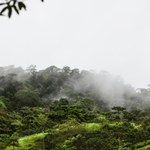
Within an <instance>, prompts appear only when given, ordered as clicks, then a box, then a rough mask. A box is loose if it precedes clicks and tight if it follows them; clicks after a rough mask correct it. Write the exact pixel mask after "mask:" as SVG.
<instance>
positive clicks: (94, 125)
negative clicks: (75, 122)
mask: <svg viewBox="0 0 150 150" xmlns="http://www.w3.org/2000/svg"><path fill="white" fill-rule="evenodd" d="M82 126H83V127H84V128H85V129H86V130H88V131H97V130H99V129H101V127H102V125H101V124H100V123H85V124H83V125H82Z"/></svg>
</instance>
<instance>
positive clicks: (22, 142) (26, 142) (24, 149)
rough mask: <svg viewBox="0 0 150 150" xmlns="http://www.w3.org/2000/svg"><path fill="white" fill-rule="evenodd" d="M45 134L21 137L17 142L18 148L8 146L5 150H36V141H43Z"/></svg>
mask: <svg viewBox="0 0 150 150" xmlns="http://www.w3.org/2000/svg"><path fill="white" fill-rule="evenodd" d="M46 135H47V133H39V134H33V135H30V136H25V137H22V138H20V139H19V140H18V146H17V147H16V146H8V147H7V148H6V150H29V149H32V150H34V149H36V147H37V145H36V141H38V140H41V139H43V138H44V137H45V136H46Z"/></svg>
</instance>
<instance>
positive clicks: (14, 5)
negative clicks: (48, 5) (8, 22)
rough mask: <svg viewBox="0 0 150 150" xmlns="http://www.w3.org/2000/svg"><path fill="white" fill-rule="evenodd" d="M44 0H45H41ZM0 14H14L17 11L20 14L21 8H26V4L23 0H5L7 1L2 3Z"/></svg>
mask: <svg viewBox="0 0 150 150" xmlns="http://www.w3.org/2000/svg"><path fill="white" fill-rule="evenodd" d="M41 1H42V2H43V1H44V0H41ZM0 7H1V8H2V9H1V10H0V16H8V17H9V18H10V17H11V16H12V13H13V12H16V13H17V14H18V15H19V14H20V11H21V10H23V9H24V10H26V4H25V3H24V2H23V1H19V0H5V2H2V3H0Z"/></svg>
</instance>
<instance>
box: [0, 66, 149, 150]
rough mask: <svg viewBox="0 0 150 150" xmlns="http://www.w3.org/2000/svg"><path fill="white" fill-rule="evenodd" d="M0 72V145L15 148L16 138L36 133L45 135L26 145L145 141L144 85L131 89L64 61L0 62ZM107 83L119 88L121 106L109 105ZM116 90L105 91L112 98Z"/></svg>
mask: <svg viewBox="0 0 150 150" xmlns="http://www.w3.org/2000/svg"><path fill="white" fill-rule="evenodd" d="M0 74H1V76H0V149H7V150H11V149H14V148H16V149H18V150H19V148H20V149H21V145H20V144H21V143H19V139H20V138H22V137H26V136H30V135H34V134H37V133H44V134H45V136H44V137H43V138H42V139H38V140H35V141H34V144H33V145H32V144H31V142H29V144H28V147H27V148H26V149H27V150H28V149H36V150H38V149H39V150H40V149H43V150H44V149H52V150H59V149H60V150H77V149H81V150H82V149H84V150H86V149H87V150H93V149H101V150H113V149H114V150H116V149H135V148H136V149H137V148H140V147H143V146H145V145H146V144H149V143H150V141H149V138H150V116H149V115H150V107H149V105H148V102H149V97H150V90H149V89H139V91H138V92H136V91H135V90H134V89H133V88H131V87H130V86H128V85H125V84H123V83H122V82H121V81H120V80H119V79H118V78H117V79H116V78H115V80H114V78H112V77H111V76H110V74H108V73H106V72H105V73H102V74H100V75H96V74H95V73H93V72H89V71H80V70H79V69H70V68H69V67H68V66H65V67H63V68H62V69H60V68H57V67H56V66H50V67H48V68H46V69H45V70H40V71H37V70H36V66H34V65H31V66H30V67H28V69H27V70H23V69H22V68H20V67H18V68H15V67H14V66H9V67H0ZM97 76H98V77H100V78H102V79H99V80H97ZM95 78H96V80H95ZM118 80H119V81H118ZM106 81H107V83H105V82H106ZM108 81H109V82H110V81H111V82H110V83H111V84H110V83H108ZM104 83H105V84H104ZM112 83H113V84H112ZM106 85H109V86H106ZM114 85H115V86H114ZM110 86H112V88H113V89H115V90H116V89H117V88H118V87H119V89H120V88H122V90H120V91H121V94H119V98H120V97H121V98H123V102H124V103H121V104H122V106H117V104H118V103H117V102H115V101H113V102H114V105H111V107H110V104H109V100H108V99H109V98H110V96H107V95H109V94H110V92H112V90H111V91H109V90H110V89H112V88H111V87H110ZM104 87H105V88H106V87H107V88H106V89H107V91H106V90H104ZM108 87H109V88H108ZM120 91H115V94H114V93H111V94H110V95H111V96H113V98H117V95H118V94H116V93H117V92H120ZM113 98H112V97H111V98H110V100H114V99H113ZM121 100H122V99H121ZM111 104H112V103H111ZM139 106H141V107H139ZM145 106H146V107H145ZM146 146H147V147H148V145H146ZM23 147H25V146H23ZM149 147H150V146H149Z"/></svg>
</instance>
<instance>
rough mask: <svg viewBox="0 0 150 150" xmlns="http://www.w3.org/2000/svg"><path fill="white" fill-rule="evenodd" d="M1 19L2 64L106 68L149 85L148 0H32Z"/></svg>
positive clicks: (98, 69) (135, 84)
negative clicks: (19, 12)
mask: <svg viewBox="0 0 150 150" xmlns="http://www.w3.org/2000/svg"><path fill="white" fill-rule="evenodd" d="M27 6H28V10H27V11H26V12H25V11H22V12H21V15H20V16H17V15H13V17H12V18H11V19H8V18H5V17H1V18H0V66H6V65H12V64H14V65H16V66H22V67H24V68H26V67H27V66H29V65H30V64H35V65H37V67H38V68H39V69H43V68H46V67H48V66H50V65H56V66H58V67H63V66H65V65H67V66H70V67H71V68H80V69H89V70H96V71H100V70H107V71H108V72H110V73H112V74H116V75H120V76H122V77H123V79H124V81H125V82H127V83H130V84H131V85H133V86H134V87H146V86H147V84H150V1H149V0H45V3H41V2H40V0H39V1H37V0H32V1H29V2H28V5H27Z"/></svg>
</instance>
